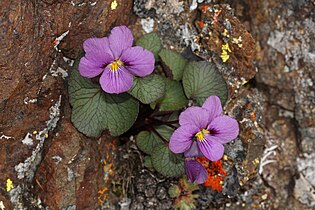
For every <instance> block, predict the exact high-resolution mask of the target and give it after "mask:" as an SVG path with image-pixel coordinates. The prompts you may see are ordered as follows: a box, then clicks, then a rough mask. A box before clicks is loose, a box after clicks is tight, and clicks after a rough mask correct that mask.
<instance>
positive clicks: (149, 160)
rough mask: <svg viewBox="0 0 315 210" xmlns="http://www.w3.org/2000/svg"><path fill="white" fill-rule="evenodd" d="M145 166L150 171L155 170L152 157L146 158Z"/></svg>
mask: <svg viewBox="0 0 315 210" xmlns="http://www.w3.org/2000/svg"><path fill="white" fill-rule="evenodd" d="M143 165H144V166H145V167H147V168H149V169H153V165H152V160H151V156H149V155H147V156H145V157H144V163H143Z"/></svg>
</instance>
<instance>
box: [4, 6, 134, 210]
mask: <svg viewBox="0 0 315 210" xmlns="http://www.w3.org/2000/svg"><path fill="white" fill-rule="evenodd" d="M111 2H112V1H110V0H98V1H95V2H94V1H87V0H82V1H59V0H46V1H21V2H19V1H13V2H7V1H1V3H0V8H1V9H0V10H1V11H0V17H1V18H0V25H1V30H0V42H1V46H0V55H1V61H0V77H1V80H0V86H1V87H2V88H1V90H0V136H1V138H0V161H1V165H0V174H1V177H0V183H1V189H0V201H1V203H2V204H3V205H4V207H5V209H44V208H45V206H48V207H49V208H50V209H76V208H77V209H91V208H92V209H94V208H96V207H98V206H100V203H99V201H98V196H99V193H98V191H99V190H102V188H104V186H102V185H103V184H105V180H103V179H104V170H103V167H102V161H103V160H105V159H106V158H107V161H110V159H109V158H108V157H109V156H107V155H108V154H111V153H110V150H108V147H109V146H108V145H109V144H108V143H109V142H111V141H113V139H112V138H111V137H108V136H106V135H104V136H102V137H101V138H100V139H99V140H98V141H96V140H95V139H87V138H86V137H84V136H82V135H81V134H79V133H78V132H77V131H76V130H75V128H73V126H72V124H71V123H70V110H69V105H68V98H67V91H66V89H67V88H66V82H65V80H64V79H62V77H66V76H67V70H68V69H69V68H70V67H69V66H68V64H67V63H66V62H65V61H64V60H68V59H67V58H75V57H76V56H77V55H78V53H79V52H80V51H82V43H83V41H84V39H86V38H88V37H93V36H96V37H102V36H104V35H105V34H106V33H108V31H109V30H110V29H111V27H112V26H113V25H120V24H128V23H131V22H132V21H133V16H132V14H131V13H132V1H120V0H118V1H117V3H118V6H117V8H116V9H115V10H111V6H110V5H111ZM68 61H70V64H71V60H68ZM58 103H59V105H58ZM56 104H57V105H58V106H55V105H56ZM58 121H59V122H58ZM26 138H27V139H26ZM23 139H24V141H23V142H24V143H27V144H23V142H22V140H23ZM32 143H33V144H32ZM35 172H36V174H35ZM7 179H11V180H12V181H13V186H14V188H13V189H12V190H11V191H10V192H7V191H6V188H5V185H6V181H7Z"/></svg>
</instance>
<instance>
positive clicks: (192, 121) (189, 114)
mask: <svg viewBox="0 0 315 210" xmlns="http://www.w3.org/2000/svg"><path fill="white" fill-rule="evenodd" d="M179 124H180V125H190V126H194V127H196V128H198V129H199V130H200V129H203V128H206V127H207V126H208V124H209V112H208V111H207V110H206V109H203V108H201V107H196V106H192V107H189V108H187V109H186V110H185V111H183V112H182V113H181V114H180V115H179ZM199 130H198V131H199ZM198 131H197V132H198Z"/></svg>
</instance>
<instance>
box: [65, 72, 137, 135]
mask: <svg viewBox="0 0 315 210" xmlns="http://www.w3.org/2000/svg"><path fill="white" fill-rule="evenodd" d="M69 96H70V104H71V105H72V114H71V121H72V123H73V124H74V126H75V127H76V128H77V129H78V130H79V131H80V132H82V133H84V134H85V135H87V136H90V137H98V136H100V135H101V133H102V131H103V130H105V129H108V130H109V131H110V134H111V135H113V136H118V135H120V134H122V133H124V132H126V131H127V130H128V129H129V128H130V127H131V126H132V125H133V124H134V122H135V120H136V118H137V116H138V112H139V102H138V101H137V100H135V99H134V98H132V97H131V96H130V95H129V94H127V93H123V94H119V95H111V94H107V93H105V92H104V91H103V90H102V89H100V87H99V85H96V84H93V83H92V82H91V81H90V80H89V79H86V78H83V77H81V76H80V74H79V72H78V71H77V70H76V69H74V70H72V72H71V75H70V79H69Z"/></svg>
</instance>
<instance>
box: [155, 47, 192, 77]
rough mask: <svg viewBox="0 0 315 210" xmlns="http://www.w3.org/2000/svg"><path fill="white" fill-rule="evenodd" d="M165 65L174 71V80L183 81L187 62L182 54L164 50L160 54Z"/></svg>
mask: <svg viewBox="0 0 315 210" xmlns="http://www.w3.org/2000/svg"><path fill="white" fill-rule="evenodd" d="M159 56H160V57H161V59H162V61H163V63H164V64H165V65H166V66H168V68H169V69H170V70H171V71H172V75H173V79H174V80H177V81H179V80H181V79H182V78H183V72H184V68H185V65H186V63H187V60H186V59H185V58H184V57H183V56H181V55H180V54H178V53H176V52H174V51H172V50H167V49H162V50H161V52H160V53H159Z"/></svg>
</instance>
